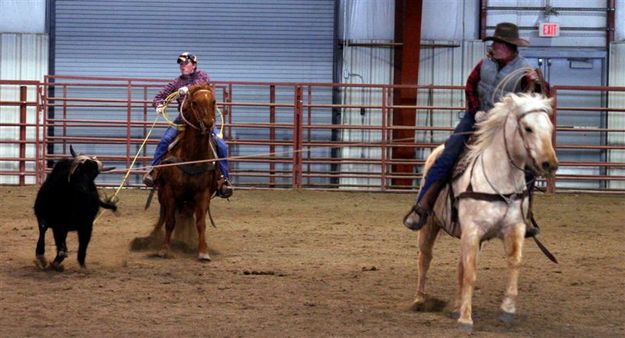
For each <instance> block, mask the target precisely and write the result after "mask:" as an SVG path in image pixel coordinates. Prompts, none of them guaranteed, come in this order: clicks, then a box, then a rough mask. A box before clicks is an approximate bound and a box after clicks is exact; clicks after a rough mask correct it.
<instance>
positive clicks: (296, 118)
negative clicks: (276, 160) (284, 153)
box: [293, 85, 304, 189]
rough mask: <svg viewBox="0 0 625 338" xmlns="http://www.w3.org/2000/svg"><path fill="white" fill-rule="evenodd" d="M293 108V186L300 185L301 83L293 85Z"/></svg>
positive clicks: (302, 91) (302, 96) (302, 92)
mask: <svg viewBox="0 0 625 338" xmlns="http://www.w3.org/2000/svg"><path fill="white" fill-rule="evenodd" d="M293 103H294V108H293V188H295V189H300V188H301V187H302V129H303V126H302V113H303V105H304V90H303V88H302V86H301V85H296V86H295V95H294V102H293Z"/></svg>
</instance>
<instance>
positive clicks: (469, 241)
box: [413, 94, 558, 331]
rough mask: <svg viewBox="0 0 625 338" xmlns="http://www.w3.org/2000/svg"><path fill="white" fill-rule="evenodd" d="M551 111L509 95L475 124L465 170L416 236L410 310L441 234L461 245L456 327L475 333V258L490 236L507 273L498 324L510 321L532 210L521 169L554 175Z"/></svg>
mask: <svg viewBox="0 0 625 338" xmlns="http://www.w3.org/2000/svg"><path fill="white" fill-rule="evenodd" d="M551 110H552V108H551V101H550V100H549V99H546V98H545V97H543V96H541V95H536V94H534V95H528V94H521V95H515V94H508V95H506V96H505V97H504V98H503V100H502V101H501V102H499V103H497V104H496V105H495V107H494V108H493V109H491V110H490V111H489V112H488V115H487V117H486V119H485V120H484V121H482V122H479V123H478V124H477V131H476V133H475V135H474V137H475V142H474V143H473V144H472V145H470V146H469V150H468V153H467V156H466V161H465V162H464V163H466V170H465V171H464V172H463V173H462V174H460V176H458V177H457V178H455V179H454V180H453V181H452V182H451V183H450V185H448V186H447V187H446V188H445V189H444V190H443V191H441V193H440V194H439V196H438V199H437V200H436V203H435V205H434V210H433V214H432V217H431V218H430V219H429V220H428V222H427V223H426V225H425V226H424V227H423V228H422V229H421V230H420V231H419V258H418V264H419V278H418V286H417V296H416V299H415V301H414V303H413V309H415V310H420V309H422V308H424V307H425V306H426V305H425V304H426V301H427V296H426V294H425V281H426V274H427V272H428V268H429V266H430V262H431V260H432V248H433V246H434V241H435V240H436V237H437V234H438V232H439V230H440V229H444V230H445V231H446V232H448V233H450V234H452V235H454V236H456V237H459V238H460V242H461V244H460V245H461V248H460V261H459V264H458V275H457V282H458V292H457V294H456V302H455V303H456V304H455V309H454V312H453V315H454V316H457V317H458V323H459V325H460V327H461V328H462V329H463V330H465V331H471V330H472V329H473V319H472V316H471V298H472V296H473V288H474V285H475V280H476V274H477V258H478V252H479V249H480V245H481V243H482V242H484V241H487V240H490V239H492V238H495V237H497V238H499V239H501V240H503V244H504V250H505V253H506V256H507V261H508V268H509V269H510V275H509V279H508V285H507V288H506V290H505V295H504V299H503V302H502V303H501V307H500V308H501V311H502V315H501V316H500V319H501V320H503V321H506V322H509V321H511V320H512V318H513V317H514V314H515V312H516V305H515V304H516V298H517V295H518V287H517V282H518V278H519V268H520V266H521V256H522V251H523V242H524V235H525V227H526V225H527V221H528V211H529V207H530V206H529V197H528V195H529V193H528V190H527V187H526V182H525V173H524V168H530V169H531V170H532V171H533V172H534V174H535V175H536V176H552V175H554V174H555V171H556V170H557V168H558V160H557V158H556V153H555V151H554V148H553V145H552V133H553V131H554V127H553V124H552V123H551V120H550V119H549V116H550V114H551ZM442 149H443V146H442V145H441V146H439V147H438V148H437V149H436V150H435V151H434V152H433V153H432V154H431V155H430V156H429V157H428V159H427V161H426V164H425V173H424V176H425V175H426V174H427V170H429V168H430V167H431V166H432V164H433V163H434V161H435V160H436V158H437V156H438V154H440V153H441V151H442ZM452 197H453V198H452ZM454 207H456V208H457V209H456V210H457V213H455V211H454Z"/></svg>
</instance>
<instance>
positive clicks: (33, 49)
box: [0, 33, 48, 184]
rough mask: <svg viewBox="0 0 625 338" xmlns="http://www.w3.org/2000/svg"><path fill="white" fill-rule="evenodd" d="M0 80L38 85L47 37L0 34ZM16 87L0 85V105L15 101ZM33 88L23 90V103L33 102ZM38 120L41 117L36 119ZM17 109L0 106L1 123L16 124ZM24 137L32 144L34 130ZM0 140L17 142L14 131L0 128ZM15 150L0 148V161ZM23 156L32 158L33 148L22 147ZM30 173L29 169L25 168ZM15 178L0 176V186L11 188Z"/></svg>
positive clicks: (7, 166)
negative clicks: (26, 81)
mask: <svg viewBox="0 0 625 338" xmlns="http://www.w3.org/2000/svg"><path fill="white" fill-rule="evenodd" d="M0 60H2V62H0V79H2V80H35V81H42V80H43V78H44V75H45V74H46V73H47V72H48V67H47V65H48V36H47V35H46V34H32V33H0ZM19 90H20V89H19V86H16V85H0V101H19V98H20V92H19ZM36 95H37V92H36V88H35V87H33V86H28V87H27V101H30V102H34V101H36V99H37V96H36ZM40 117H41V116H40ZM35 119H36V109H35V107H28V108H27V121H26V122H27V123H35ZM19 120H20V114H19V107H16V106H0V124H1V123H19ZM26 137H27V139H28V140H34V137H35V129H34V128H27V129H26ZM0 139H2V140H10V141H13V140H14V141H16V142H17V141H18V140H19V128H18V127H0ZM18 156H19V147H18V146H17V145H13V144H0V157H18ZM26 156H27V157H34V156H35V148H34V146H33V145H27V146H26ZM0 166H2V170H6V171H12V170H15V171H17V170H18V169H19V164H18V162H17V161H16V162H9V161H2V162H0ZM26 169H27V170H32V169H33V168H32V166H30V167H27V168H26ZM17 182H18V177H17V176H4V175H3V176H0V184H15V183H17ZM26 183H29V184H32V183H34V178H33V177H26Z"/></svg>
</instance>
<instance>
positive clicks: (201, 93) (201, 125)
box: [180, 84, 215, 134]
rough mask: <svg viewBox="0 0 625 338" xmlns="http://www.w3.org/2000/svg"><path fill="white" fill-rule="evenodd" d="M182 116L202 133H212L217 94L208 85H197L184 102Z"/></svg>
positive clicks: (190, 90) (189, 124)
mask: <svg viewBox="0 0 625 338" xmlns="http://www.w3.org/2000/svg"><path fill="white" fill-rule="evenodd" d="M181 110H182V113H181V114H180V117H181V118H182V120H183V121H184V122H185V123H186V124H187V125H188V126H189V127H191V128H193V129H196V130H198V131H199V132H200V133H201V134H206V133H210V132H211V131H212V129H213V126H214V125H215V96H214V94H213V90H212V89H211V88H210V87H209V86H208V85H207V84H203V85H195V86H193V87H191V88H189V93H188V94H187V96H186V97H185V99H184V101H183V102H182V109H181Z"/></svg>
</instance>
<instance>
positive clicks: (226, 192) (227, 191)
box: [217, 177, 234, 198]
mask: <svg viewBox="0 0 625 338" xmlns="http://www.w3.org/2000/svg"><path fill="white" fill-rule="evenodd" d="M222 180H223V181H222ZM220 181H222V182H221V183H219V187H218V188H217V196H219V197H221V198H230V197H231V196H232V193H233V192H234V188H233V187H232V184H230V181H228V179H227V178H225V177H222V178H221V179H220Z"/></svg>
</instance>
